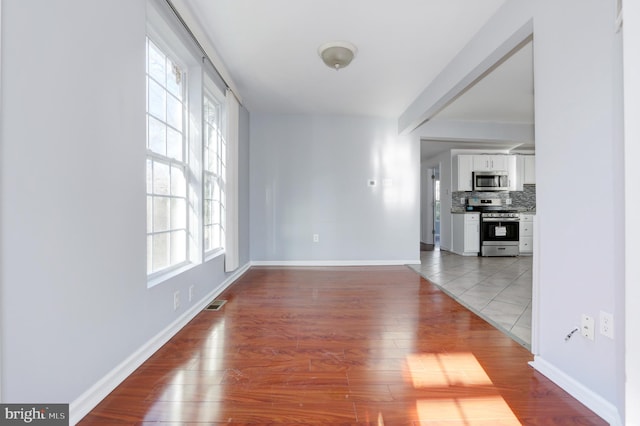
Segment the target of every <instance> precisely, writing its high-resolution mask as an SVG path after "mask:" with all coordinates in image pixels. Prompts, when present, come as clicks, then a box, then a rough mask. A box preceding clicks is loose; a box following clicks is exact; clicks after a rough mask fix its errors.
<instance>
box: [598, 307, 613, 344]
mask: <svg viewBox="0 0 640 426" xmlns="http://www.w3.org/2000/svg"><path fill="white" fill-rule="evenodd" d="M600 334H602V335H604V336H607V337H608V338H610V339H613V314H610V313H608V312H604V311H600Z"/></svg>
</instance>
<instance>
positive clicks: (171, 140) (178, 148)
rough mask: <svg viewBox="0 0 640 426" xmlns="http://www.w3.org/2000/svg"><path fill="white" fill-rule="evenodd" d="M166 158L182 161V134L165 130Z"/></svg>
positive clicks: (170, 129)
mask: <svg viewBox="0 0 640 426" xmlns="http://www.w3.org/2000/svg"><path fill="white" fill-rule="evenodd" d="M167 157H170V158H175V159H176V160H178V161H182V134H181V133H178V132H176V131H175V130H173V129H172V128H170V127H169V128H167Z"/></svg>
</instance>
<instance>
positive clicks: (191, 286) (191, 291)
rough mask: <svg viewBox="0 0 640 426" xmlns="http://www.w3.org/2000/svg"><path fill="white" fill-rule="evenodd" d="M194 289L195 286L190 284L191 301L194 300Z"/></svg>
mask: <svg viewBox="0 0 640 426" xmlns="http://www.w3.org/2000/svg"><path fill="white" fill-rule="evenodd" d="M193 290H194V286H193V285H190V286H189V302H191V301H192V300H193Z"/></svg>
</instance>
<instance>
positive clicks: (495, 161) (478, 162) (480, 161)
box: [473, 155, 509, 172]
mask: <svg viewBox="0 0 640 426" xmlns="http://www.w3.org/2000/svg"><path fill="white" fill-rule="evenodd" d="M507 157H509V156H508V155H474V156H473V170H474V171H479V172H485V171H486V172H493V171H496V170H500V171H506V170H508V164H507V161H508V160H507Z"/></svg>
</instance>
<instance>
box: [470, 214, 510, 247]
mask: <svg viewBox="0 0 640 426" xmlns="http://www.w3.org/2000/svg"><path fill="white" fill-rule="evenodd" d="M480 240H481V241H482V244H483V245H518V244H519V242H520V222H519V220H518V219H515V220H514V219H496V218H491V219H484V218H483V219H482V224H481V230H480Z"/></svg>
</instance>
